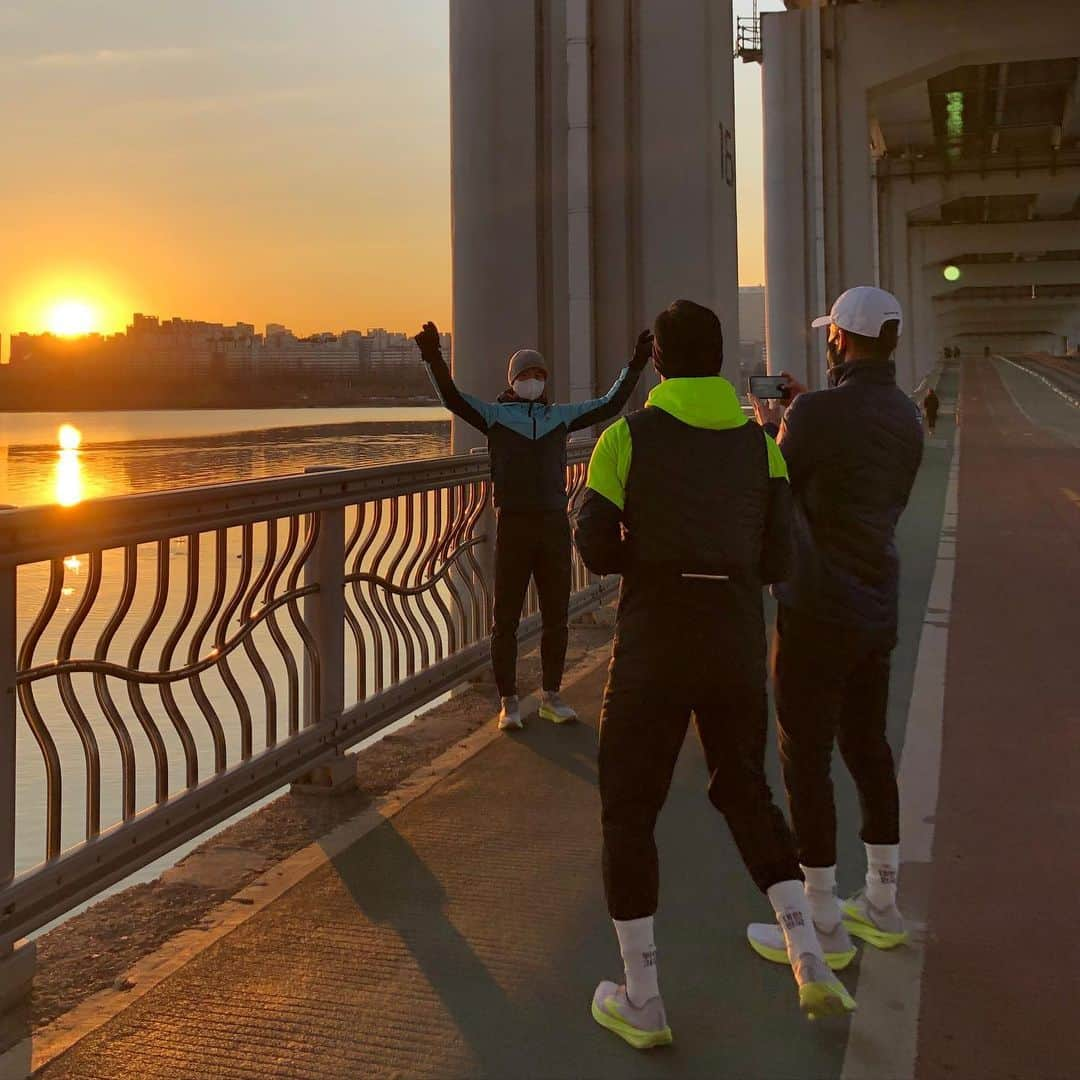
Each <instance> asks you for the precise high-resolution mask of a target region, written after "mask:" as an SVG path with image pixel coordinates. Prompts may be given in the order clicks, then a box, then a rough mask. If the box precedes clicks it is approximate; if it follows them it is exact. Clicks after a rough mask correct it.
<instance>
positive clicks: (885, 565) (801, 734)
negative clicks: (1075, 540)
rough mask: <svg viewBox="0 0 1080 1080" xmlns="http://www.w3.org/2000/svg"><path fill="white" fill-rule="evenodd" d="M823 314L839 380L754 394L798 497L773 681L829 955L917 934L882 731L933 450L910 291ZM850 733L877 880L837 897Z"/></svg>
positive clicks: (863, 294)
mask: <svg viewBox="0 0 1080 1080" xmlns="http://www.w3.org/2000/svg"><path fill="white" fill-rule="evenodd" d="M813 325H814V326H815V327H821V326H827V327H828V328H829V329H828V333H829V338H828V364H829V383H830V386H831V389H828V390H820V391H817V392H815V393H807V392H806V389H805V387H803V386H800V385H799V384H798V383H797V382H795V380H794V379H791V378H790V376H789V377H788V379H789V398H788V402H786V403H785V402H764V401H758V400H756V399H754V408H755V411H756V413H757V416H758V419H759V422H761V423H762V424H763V425H765V427H766V430H774V431H775V430H776V428H775V427H774V426H773V424H774V422H777V423H779V433H778V438H777V441H778V443H779V445H780V449H781V451H782V452H783V455H784V458H785V460H786V461H787V465H788V469H789V472H790V476H791V492H792V497H793V501H794V514H793V519H794V537H795V550H794V564H793V567H792V572H791V574H790V576H789V577H788V578H787V580H786V581H785V582H783V584H781V585H777V586H774V588H773V592H774V594H775V596H776V599H777V602H778V611H777V618H776V647H775V653H774V672H773V676H774V684H773V685H774V693H775V699H776V720H777V726H778V729H779V746H780V761H781V766H782V768H783V774H784V784H785V786H786V788H787V794H788V802H789V805H790V808H791V821H792V827H793V828H794V831H795V836H796V839H797V841H798V845H799V860H800V862H801V864H802V870H803V875H804V877H805V880H806V890H807V898H808V900H809V902H810V908H811V910H812V912H813V916H814V925H815V927H816V928H817V932H818V935H819V937H820V938H821V941H822V944H823V946H824V949H825V955H826V958H827V959H828V961H829V963H830V965H831V966H833V967H834V968H836V969H839V968H842V967H845V966H846V965H847V964H848V963H850V962H851V960H852V958H853V957H854V955H855V948H854V946H853V944H852V941H851V935H852V934H854V935H855V936H856V937H859V938H862V939H863V940H864V941H866V942H868V943H869V944H871V945H875V946H877V947H878V948H882V949H889V948H893V947H894V946H896V945H900V944H902V943H903V942H904V941H906V940H907V933H906V931H905V929H904V921H903V919H902V917H901V915H900V911H899V910H898V908H897V904H896V894H897V880H898V875H899V869H900V846H899V845H900V820H899V796H898V792H897V786H896V770H895V767H894V764H893V756H892V751H891V750H890V749H889V743H888V739H887V737H886V714H887V711H888V702H889V671H890V657H891V654H892V650H893V648H894V647H895V645H896V631H897V604H898V582H899V570H900V565H899V557H898V554H897V550H896V525H897V522H898V521H899V519H900V515H901V513H902V512H903V510H904V508H905V506H906V505H907V502H908V497H909V496H910V494H911V488H912V485H913V484H914V482H915V475H916V473H917V472H918V469H919V464H920V462H921V460H922V452H923V435H922V424H921V422H920V419H919V414H918V410H917V409H916V408H915V406H914V405H913V404H912V402H911V400H910V399H909V398H908V396H907V395H906V394H905V393H904V392H903V391H902V390H901V389H900V388H899V387H898V386H897V385H896V368H895V365H894V363H893V360H892V355H893V352H894V351H895V349H896V345H897V341H898V339H899V337H900V332H901V329H902V326H903V316H902V314H901V310H900V302H899V301H898V300H897V299H896V297H895V296H893V295H891V294H890V293H887V292H884V291H883V290H881V289H875V288H870V287H860V288H855V289H851V290H850V291H848V292H846V293H844V294H843V295H842V296H841V297H840V298H839V299H838V300H837V301H836V304H835V305H834V306H833V309H832V313H831V314H830V315H826V316H823V317H822V318H820V319H817V320H815V321H814V324H813ZM834 742H836V743H838V744H839V747H840V753H841V754H842V755H843V758H844V762H845V763H846V765H847V767H848V769H849V770H850V771H851V775H852V778H853V779H854V781H855V786H856V788H857V789H858V792H859V803H860V806H861V808H862V839H863V842H864V844H865V846H866V858H867V872H866V888H865V890H864V891H862V892H860V893H858V894H857V895H856V896H855V897H854V898H852V899H851V900H850V901H848V902H847V903H845V904H844V906H843V909H841V906H840V903H839V901H838V900H837V896H836V809H835V806H834V803H833V785H832V779H831V777H830V775H829V774H830V766H831V762H832V754H833V743H834ZM748 937H749V941H750V944H751V946H752V947H753V948H754V949H755V951H757V952H758V953H759V954H761V955H762V956H764V957H765V958H766V959H769V960H774V961H776V962H782V961H783V959H784V952H783V947H782V946H783V941H782V938H781V935H780V932H779V928H778V927H777V926H775V925H773V924H767V923H755V924H752V925H751V926H750V927H749V930H748Z"/></svg>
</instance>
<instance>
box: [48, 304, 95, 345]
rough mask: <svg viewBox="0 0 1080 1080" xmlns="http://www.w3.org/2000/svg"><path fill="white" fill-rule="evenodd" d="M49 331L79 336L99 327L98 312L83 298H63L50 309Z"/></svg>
mask: <svg viewBox="0 0 1080 1080" xmlns="http://www.w3.org/2000/svg"><path fill="white" fill-rule="evenodd" d="M47 322H48V327H49V331H50V332H51V333H53V334H56V335H58V336H59V337H77V336H78V335H80V334H89V333H92V332H93V331H94V330H95V329H97V324H98V316H97V312H96V311H95V310H94V309H93V308H92V307H91V306H90V305H89V304H87V303H84V302H83V301H81V300H62V301H60V302H59V303H57V304H54V305H53V306H52V308H50V309H49V314H48V318H47Z"/></svg>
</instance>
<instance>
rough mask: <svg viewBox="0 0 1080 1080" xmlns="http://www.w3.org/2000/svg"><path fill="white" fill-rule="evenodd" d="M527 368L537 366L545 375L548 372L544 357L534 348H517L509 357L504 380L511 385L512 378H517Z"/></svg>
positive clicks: (512, 382) (512, 383)
mask: <svg viewBox="0 0 1080 1080" xmlns="http://www.w3.org/2000/svg"><path fill="white" fill-rule="evenodd" d="M529 368H539V369H540V370H541V371H542V372H543V373H544V374H545V375H548V374H550V372H549V371H548V366H547V364H546V363H545V362H544V358H543V357H542V356H541V355H540V354H539V353H538V352H537V351H536V350H535V349H518V351H517V352H516V353H514V355H513V356H511V357H510V366H509V368H508V369H507V373H506V381H507V382H508V383H509V384H510V385H511V386H513V385H514V380H515V379H516V378H518V377H519V376H520V375H521V374H522V372H525V371H528V370H529Z"/></svg>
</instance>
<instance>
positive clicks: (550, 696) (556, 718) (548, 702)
mask: <svg viewBox="0 0 1080 1080" xmlns="http://www.w3.org/2000/svg"><path fill="white" fill-rule="evenodd" d="M539 715H540V717H541V719H543V720H550V721H551V722H552V723H553V724H568V723H570V722H571V721H572V720H576V719H577V718H578V715H577V713H576V712H574V710H573V709H572V708H571V707H570V706H569V705H567V704H566V702H565V701H563V699H562V697H561V696H560V694H559V692H558V691H557V690H556V691H554V692H552V693H549V692H548V691H547V690H545V691H544V700H543V701H542V702H541V703H540V713H539Z"/></svg>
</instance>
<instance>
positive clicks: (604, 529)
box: [574, 420, 632, 574]
mask: <svg viewBox="0 0 1080 1080" xmlns="http://www.w3.org/2000/svg"><path fill="white" fill-rule="evenodd" d="M631 449H632V447H631V441H630V427H629V425H628V424H627V423H626V421H625V420H620V421H619V423H617V424H613V425H612V426H611V427H609V428H608V429H607V431H605V432H604V433H603V435H601V436H600V440H599V442H597V444H596V448H595V449H594V450H593V456H592V460H591V461H590V462H589V478H588V482H587V484H588V486H587V487H586V490H585V497H584V498H583V499H582V502H581V509H580V510H579V511H578V513H577V517H576V519H575V521H574V540H575V542H576V543H577V548H578V551H579V552H580V553H581V558H582V560H583V561H584V563H585V565H586V566H587V567H588V568H589V569H590V570H591V571H592V572H593V573H594V574H622V573H624V572H625V571H626V569H627V563H628V562H629V545H628V541H627V539H626V530H625V528H624V525H623V509H624V507H625V505H626V478H627V476H628V475H629V473H630V454H631Z"/></svg>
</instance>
